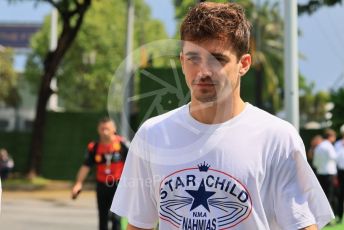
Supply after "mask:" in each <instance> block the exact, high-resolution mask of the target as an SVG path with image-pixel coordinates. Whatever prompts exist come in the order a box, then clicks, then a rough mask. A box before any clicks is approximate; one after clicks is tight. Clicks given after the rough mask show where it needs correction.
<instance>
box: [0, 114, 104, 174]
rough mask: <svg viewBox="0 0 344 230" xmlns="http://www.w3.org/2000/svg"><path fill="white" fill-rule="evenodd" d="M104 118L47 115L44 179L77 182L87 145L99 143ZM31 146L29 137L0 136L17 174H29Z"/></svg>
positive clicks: (88, 115)
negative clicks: (98, 130)
mask: <svg viewBox="0 0 344 230" xmlns="http://www.w3.org/2000/svg"><path fill="white" fill-rule="evenodd" d="M105 115H106V113H105V112H98V113H69V112H68V113H53V112H48V114H47V123H46V126H45V131H44V132H45V133H44V140H43V158H42V168H41V175H42V176H43V177H46V178H48V179H67V180H74V179H75V176H76V173H77V171H78V169H79V167H80V165H81V163H82V161H83V159H84V156H85V150H86V146H87V143H88V142H89V141H91V140H96V139H97V129H96V127H97V123H98V120H99V119H100V118H101V117H103V116H105ZM30 142H31V134H30V133H18V132H13V133H4V132H2V133H0V147H1V148H6V149H8V151H9V153H10V154H11V155H12V156H13V159H14V161H15V169H14V170H15V172H19V173H24V172H25V171H26V169H27V164H28V151H29V146H30Z"/></svg>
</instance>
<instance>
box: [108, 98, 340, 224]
mask: <svg viewBox="0 0 344 230" xmlns="http://www.w3.org/2000/svg"><path fill="white" fill-rule="evenodd" d="M111 211H112V212H115V213H117V214H118V215H120V216H124V217H127V218H128V222H129V223H130V224H132V225H134V226H136V227H139V228H148V229H150V228H154V227H155V226H156V224H157V222H159V229H163V230H169V229H199V230H203V229H204V230H205V229H211V230H215V229H216V230H217V229H228V228H231V229H240V230H252V229H264V230H268V229H273V230H275V229H287V230H290V229H299V228H303V227H306V226H309V225H312V224H315V223H316V224H318V226H319V227H323V226H324V225H325V224H326V223H328V222H329V221H330V220H331V219H333V218H334V215H333V213H332V211H331V207H330V205H329V203H328V201H327V199H326V196H325V194H324V193H323V191H322V189H321V187H320V185H319V183H318V181H317V179H316V177H315V175H314V174H313V172H312V169H311V168H310V167H309V165H308V163H307V161H306V158H305V150H304V146H303V143H302V140H301V138H300V137H299V135H298V134H297V132H296V130H295V129H294V128H293V127H292V126H291V125H290V124H289V123H287V122H285V121H283V120H281V119H279V118H276V117H274V116H272V115H270V114H268V113H266V112H264V111H262V110H260V109H258V108H256V107H254V106H252V105H250V104H248V103H247V104H246V106H245V109H244V111H242V112H241V113H240V114H239V115H237V116H235V117H234V118H232V119H230V120H229V121H227V122H224V123H222V124H216V125H206V124H202V123H200V122H198V121H197V120H195V119H193V118H192V117H191V115H190V114H189V109H188V105H186V106H183V107H180V108H178V109H176V110H173V111H171V112H168V113H166V114H163V115H161V116H158V117H155V118H152V119H149V120H148V121H146V122H145V123H144V124H143V125H142V127H141V128H140V129H139V131H138V132H137V133H136V135H135V137H134V139H133V141H132V143H131V146H130V149H129V154H128V157H127V160H126V163H125V167H124V171H123V174H122V177H121V180H120V183H119V186H118V188H117V191H116V194H115V197H114V201H113V203H112V206H111Z"/></svg>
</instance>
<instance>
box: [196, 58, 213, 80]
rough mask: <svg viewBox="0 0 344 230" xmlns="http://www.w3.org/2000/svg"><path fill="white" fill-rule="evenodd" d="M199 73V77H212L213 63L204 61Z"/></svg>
mask: <svg viewBox="0 0 344 230" xmlns="http://www.w3.org/2000/svg"><path fill="white" fill-rule="evenodd" d="M197 75H198V77H211V76H212V75H213V69H212V66H211V63H209V62H208V61H202V63H201V65H200V66H199V71H198V74H197Z"/></svg>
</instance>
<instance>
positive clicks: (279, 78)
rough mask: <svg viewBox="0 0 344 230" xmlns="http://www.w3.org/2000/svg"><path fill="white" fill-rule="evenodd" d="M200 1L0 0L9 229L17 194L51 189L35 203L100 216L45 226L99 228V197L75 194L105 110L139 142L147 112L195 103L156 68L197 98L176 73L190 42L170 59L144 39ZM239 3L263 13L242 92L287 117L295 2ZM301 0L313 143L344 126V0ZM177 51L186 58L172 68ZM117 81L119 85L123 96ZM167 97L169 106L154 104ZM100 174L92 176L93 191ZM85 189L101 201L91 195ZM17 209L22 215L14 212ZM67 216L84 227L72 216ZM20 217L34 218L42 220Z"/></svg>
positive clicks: (306, 107)
mask: <svg viewBox="0 0 344 230" xmlns="http://www.w3.org/2000/svg"><path fill="white" fill-rule="evenodd" d="M197 2H200V1H197V0H132V1H127V0H98V1H96V0H84V1H79V4H76V3H75V1H69V0H59V1H49V0H0V148H1V149H6V150H7V152H8V154H9V157H10V159H11V160H12V167H10V170H9V173H8V175H7V176H6V178H4V179H3V181H2V182H3V190H4V196H3V208H2V212H3V214H2V217H0V228H1V229H3V228H2V226H4V225H2V223H7V224H11V223H13V222H12V221H15V220H16V214H15V213H18V212H20V211H19V210H21V208H20V207H19V206H18V207H17V209H16V208H15V207H16V206H15V204H12V206H11V202H12V201H14V200H15V199H17V198H18V197H19V198H20V199H22V203H23V204H26V203H27V204H28V206H30V205H31V206H32V203H30V202H31V201H30V199H29V198H28V197H30V196H31V195H30V194H36V195H32V198H33V199H34V198H35V197H36V198H37V199H40V200H36V201H35V202H41V201H42V200H45V201H49V199H50V201H53V203H51V202H50V203H44V202H43V203H39V204H37V203H35V204H36V205H38V206H40V205H42V207H43V210H52V208H53V207H55V208H56V207H57V206H58V207H60V208H62V209H61V212H64V211H63V210H74V211H75V212H76V213H77V212H79V213H80V212H81V210H84V211H85V209H84V208H85V207H87V208H88V209H89V210H91V211H90V212H89V213H87V214H85V215H89V216H90V217H89V218H88V220H91V221H90V223H88V222H87V221H86V222H83V221H82V220H85V218H84V219H82V217H80V216H77V217H75V219H74V220H75V221H74V222H73V221H71V220H68V219H63V218H62V219H61V220H55V221H53V220H50V222H49V221H46V222H44V223H45V224H48V223H52V222H54V223H56V226H57V227H56V229H61V228H63V227H64V228H65V229H78V227H80V229H81V228H83V229H95V226H96V211H95V210H94V207H95V202H93V203H92V202H91V205H90V203H88V201H89V200H87V199H86V198H85V199H81V200H78V201H77V202H79V203H75V202H74V203H72V202H71V201H70V200H69V193H68V192H67V191H69V189H70V186H71V183H72V182H73V181H74V180H75V175H76V173H77V170H78V168H79V167H80V165H81V163H82V161H83V159H84V153H85V150H86V146H87V143H88V142H89V141H90V140H95V139H97V132H96V131H97V130H96V125H97V122H98V120H99V119H100V118H101V117H103V116H105V115H108V114H110V115H111V116H112V117H113V118H114V119H115V120H116V123H117V124H118V126H119V133H125V134H126V135H125V136H126V137H127V138H128V139H129V140H130V138H131V137H132V135H133V133H134V132H135V131H136V130H137V128H138V127H139V125H140V124H141V123H142V122H143V121H144V120H145V119H147V118H149V117H151V116H155V115H157V114H161V113H163V112H166V111H169V110H171V109H173V108H176V107H178V106H180V105H181V104H183V103H185V97H183V100H182V99H181V98H180V95H179V94H177V93H175V92H173V91H169V90H165V91H159V90H161V89H164V88H165V87H166V85H164V84H159V81H156V80H155V78H152V77H149V76H148V75H147V73H150V74H152V75H154V76H156V77H158V78H159V79H161V80H163V82H165V83H168V84H169V85H172V86H175V87H177V88H178V89H179V90H180V91H181V92H183V93H184V96H185V95H186V94H187V93H186V92H187V88H186V85H185V83H184V81H183V80H181V81H176V74H177V76H179V77H180V78H181V79H182V78H183V77H182V73H181V69H180V66H179V64H178V48H177V47H176V48H175V51H176V52H175V53H174V55H173V54H170V55H169V56H163V57H162V55H163V54H164V49H165V48H166V47H161V49H155V50H152V49H149V48H145V46H144V45H145V44H147V43H151V42H154V41H158V40H162V39H179V34H178V27H179V24H180V21H181V20H182V18H183V15H185V13H186V12H187V10H188V8H189V7H191V6H193V5H194V4H196V3H197ZM216 2H226V1H225V0H223V1H220V0H218V1H216ZM233 2H239V3H241V4H242V5H244V6H245V8H246V13H247V16H248V18H249V19H250V21H251V22H252V23H253V31H252V38H251V54H252V55H253V66H252V68H251V70H250V71H249V73H248V74H247V76H245V77H244V78H243V81H242V84H243V86H242V89H243V90H242V96H243V98H244V99H245V100H246V101H248V102H250V103H252V104H254V105H256V106H258V107H260V108H262V109H264V110H267V111H269V112H270V113H272V114H275V115H277V116H279V117H281V118H283V119H285V118H286V111H285V106H284V99H285V98H284V84H285V83H284V56H283V55H284V39H285V38H284V23H285V16H284V7H285V6H284V3H285V1H278V0H251V1H250V0H242V1H240V0H238V1H233ZM297 4H298V18H297V21H298V47H299V49H298V57H299V61H298V64H299V69H298V87H299V89H298V92H299V100H298V101H299V117H300V119H299V127H300V135H301V137H302V138H303V140H304V143H305V145H306V149H308V148H309V145H310V141H311V138H312V137H313V136H314V135H316V134H321V133H322V132H323V130H324V129H326V128H333V129H334V130H336V131H338V130H339V128H340V126H341V125H342V124H344V52H343V51H344V48H343V45H342V44H343V43H344V23H343V21H344V6H343V2H342V1H341V0H323V1H322V0H319V1H317V0H299V1H297ZM128 12H132V14H130V13H128ZM131 16H132V17H131ZM133 50H135V51H136V54H137V55H136V57H134V60H133V61H132V62H131V63H129V64H131V65H130V68H131V69H130V71H131V72H130V74H129V75H130V76H129V77H128V76H127V75H125V74H124V75H123V76H116V73H117V75H118V72H116V70H117V69H118V67H119V66H120V65H121V64H123V61H124V60H125V58H126V56H127V54H128V52H131V51H133ZM171 60H174V62H173V63H175V65H173V66H171V63H172V62H171ZM126 64H128V62H126ZM126 78H130V81H129V82H128V81H127V80H126ZM110 86H111V88H113V89H116V90H115V91H111V95H110V94H109V89H110ZM126 89H129V91H128V92H127V91H126ZM153 91H154V92H158V91H159V92H163V93H161V94H159V95H152V96H148V97H141V99H139V100H134V101H131V102H130V105H125V104H126V103H125V101H124V100H123V96H124V95H129V96H130V97H133V96H135V95H146V94H147V93H148V92H153ZM126 93H127V94H126ZM109 96H111V97H112V99H109ZM139 98H140V97H139ZM156 100H158V104H159V106H154V107H152V105H153V104H154V105H156ZM109 101H110V102H109ZM110 104H111V105H110ZM123 113H124V115H123ZM123 119H128V121H129V126H130V128H131V132H125V130H124V126H122V125H121V124H122V122H123ZM338 137H339V136H338ZM93 177H94V175H91V176H90V178H89V179H88V181H89V188H90V191H89V192H90V193H92V187H93V183H92V181H93ZM37 194H38V195H37ZM47 194H50V196H49V195H47ZM16 195H17V196H18V197H17V198H15V197H16ZM6 196H7V197H6ZM42 197H43V198H42ZM49 197H50V198H49ZM85 197H88V198H89V199H91V200H92V198H91V197H92V196H91V195H90V194H88V195H87V194H86V195H85ZM54 202H55V203H54ZM45 205H48V206H45ZM49 205H50V206H49ZM59 205H60V206H59ZM89 205H90V206H89ZM92 205H93V206H92ZM6 208H8V210H12V211H13V215H14V217H13V216H12V217H9V216H6V218H7V220H4V215H6ZM11 208H12V209H11ZM63 208H65V209H63ZM23 210H25V211H28V210H30V209H27V210H26V209H22V211H23ZM56 210H58V208H57V209H56ZM92 210H93V211H94V212H93V211H92ZM7 213H11V212H10V211H9V212H7ZM52 215H56V213H55V214H52ZM18 216H20V215H18ZM34 216H38V214H37V215H34ZM8 218H9V219H8ZM11 218H12V219H11ZM73 218H74V217H73ZM77 218H80V219H77ZM92 218H93V219H92ZM63 220H65V222H70V223H73V225H63V224H62V222H64V221H63ZM92 220H94V221H93V222H92ZM6 221H7V222H6ZM20 221H21V222H22V223H30V221H32V218H31V219H30V218H28V219H25V218H24V219H20ZM20 221H19V222H20ZM25 221H27V222H25ZM41 221H42V220H41ZM19 222H17V229H40V228H39V224H38V225H37V226H36V228H30V227H28V228H21V227H22V225H20V223H19ZM37 223H40V222H39V221H38V222H37ZM6 226H7V225H6ZM13 226H16V225H13ZM4 229H9V227H8V228H4ZM12 229H15V228H12ZM42 229H43V228H42ZM44 229H45V228H44ZM51 229H53V228H51ZM331 229H335V228H334V227H332V228H331ZM338 229H339V228H338Z"/></svg>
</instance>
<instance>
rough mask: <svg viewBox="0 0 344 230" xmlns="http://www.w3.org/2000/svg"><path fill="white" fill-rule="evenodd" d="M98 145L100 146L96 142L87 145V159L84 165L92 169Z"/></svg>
mask: <svg viewBox="0 0 344 230" xmlns="http://www.w3.org/2000/svg"><path fill="white" fill-rule="evenodd" d="M97 145H98V144H97V143H96V142H90V143H89V144H88V145H87V150H86V151H85V159H84V162H83V165H86V166H88V167H92V166H93V165H94V164H95V160H94V157H95V156H94V155H95V152H96V148H97Z"/></svg>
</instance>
